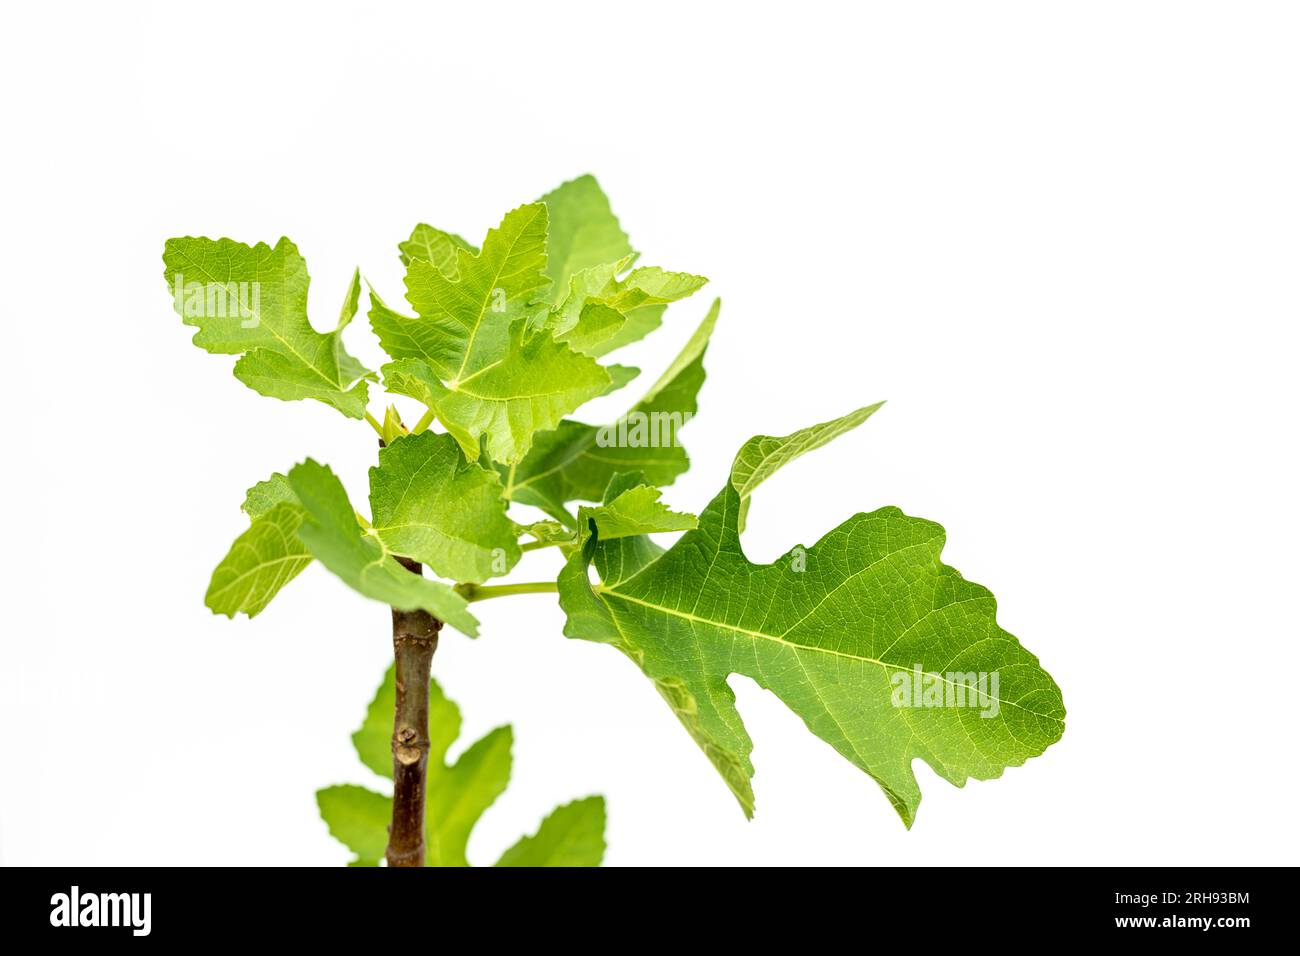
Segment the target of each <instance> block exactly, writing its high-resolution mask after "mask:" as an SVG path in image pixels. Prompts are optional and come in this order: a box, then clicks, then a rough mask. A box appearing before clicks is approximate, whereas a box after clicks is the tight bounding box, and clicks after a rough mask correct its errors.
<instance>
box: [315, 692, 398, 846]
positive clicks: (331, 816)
mask: <svg viewBox="0 0 1300 956" xmlns="http://www.w3.org/2000/svg"><path fill="white" fill-rule="evenodd" d="M389 719H390V720H391V715H390V718H389ZM316 806H317V807H319V808H320V815H321V819H322V820H324V821H325V825H326V826H328V827H329V831H330V836H332V837H334V839H336V840H338V841H339V842H340V843H342V844H343V845H344V846H346V847H347V848H348V849H349V850H351V851H352V852H353V853H355V854H356V857H355V858H354V859H353V860H352V862H351V863H349V864H348V866H378V865H379V861H380V860H382V859H383V858H384V851H385V850H386V849H388V821H389V819H390V818H391V817H392V815H393V801H392V798H391V797H386V796H384V795H383V794H381V793H375V792H374V791H373V790H367V789H366V788H365V787H358V786H355V785H353V784H343V785H341V786H337V787H326V788H325V789H323V790H317V791H316Z"/></svg>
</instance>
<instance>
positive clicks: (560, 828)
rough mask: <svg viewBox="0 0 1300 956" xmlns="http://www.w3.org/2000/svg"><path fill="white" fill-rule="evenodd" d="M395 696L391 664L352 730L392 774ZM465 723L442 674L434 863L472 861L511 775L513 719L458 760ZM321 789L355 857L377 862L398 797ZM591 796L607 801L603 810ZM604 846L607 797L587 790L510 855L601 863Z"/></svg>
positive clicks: (433, 735)
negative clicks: (478, 832)
mask: <svg viewBox="0 0 1300 956" xmlns="http://www.w3.org/2000/svg"><path fill="white" fill-rule="evenodd" d="M395 703H396V688H395V685H394V669H393V668H392V667H391V666H390V667H389V668H388V672H387V673H386V674H385V675H384V681H383V683H382V684H381V685H380V687H379V690H378V691H377V692H376V694H375V697H374V700H372V701H371V703H370V706H369V708H367V711H366V716H365V720H364V721H363V722H362V725H361V727H360V728H359V729H358V730H357V732H356V733H355V734H353V735H352V742H353V744H354V745H355V747H356V750H357V755H358V756H359V757H360V758H361V762H362V763H363V764H365V765H366V766H367V767H369V768H370V769H371V770H373V771H374V772H375V773H377V774H379V775H380V776H382V777H385V778H387V779H392V775H393V751H392V732H393V709H394V706H395ZM460 727H461V716H460V708H458V707H457V706H456V705H455V704H454V703H453V702H452V701H450V700H448V699H447V697H446V695H445V694H444V693H443V691H442V688H441V687H439V686H438V684H437V682H436V681H430V683H429V760H428V780H427V796H426V802H425V861H426V863H427V864H428V865H429V866H468V865H469V861H468V859H467V858H466V848H467V847H468V845H469V838H470V834H471V833H472V832H473V829H474V827H475V825H476V824H477V823H478V821H479V819H481V818H482V816H483V814H484V813H485V812H486V811H487V809H488V808H489V807H491V805H492V804H493V802H495V800H496V799H497V797H499V796H500V795H501V794H502V793H503V792H504V791H505V789H506V785H507V784H508V783H509V781H510V769H511V755H510V748H511V743H512V740H513V737H512V733H511V730H510V727H508V726H505V727H498V728H496V729H495V730H493V731H491V732H489V733H488V734H487V735H486V736H484V737H482V738H481V739H480V740H478V741H476V742H475V743H474V744H472V745H471V746H470V747H469V748H468V749H466V750H465V752H464V753H462V754H461V756H460V757H459V758H458V759H457V760H456V761H455V762H454V763H448V762H447V752H448V751H449V750H450V749H451V746H452V745H453V744H454V743H455V742H456V740H457V738H458V737H459V736H460ZM316 797H317V803H318V805H319V806H320V810H321V816H322V817H323V818H324V819H325V822H326V823H327V824H328V826H329V829H330V833H331V834H333V836H334V837H335V838H336V839H338V840H339V841H341V842H342V843H344V844H346V845H347V846H348V847H349V848H350V849H351V850H352V851H353V852H354V853H355V854H356V855H357V859H356V861H355V865H364V866H375V865H377V864H378V861H379V860H380V859H382V858H383V856H384V851H385V849H386V847H387V843H388V822H389V818H390V817H391V814H392V800H391V799H390V798H389V797H386V796H382V795H380V794H377V793H372V792H371V791H369V790H366V789H365V788H363V787H355V786H342V787H327V788H325V789H324V790H320V791H317V795H316ZM592 801H597V802H599V803H600V807H599V808H598V811H597V808H595V807H593V806H591V804H592ZM573 808H577V809H573ZM530 841H532V842H531V843H530ZM603 850H604V802H603V800H601V798H599V797H588V798H587V799H586V800H579V801H575V802H574V803H571V804H568V805H566V806H564V807H560V808H559V809H558V810H556V811H555V812H554V813H552V814H551V817H548V818H547V820H546V821H544V822H543V824H542V828H541V829H540V830H539V831H538V833H537V835H536V836H534V837H531V838H525V839H524V840H521V841H519V843H518V844H516V845H515V847H513V848H512V849H510V850H507V851H506V856H510V855H511V854H514V855H515V856H516V857H518V858H520V859H522V860H523V861H524V862H516V863H512V864H508V865H516V866H598V865H599V864H600V858H601V856H602V855H603ZM502 859H503V860H504V859H505V857H503V858H502Z"/></svg>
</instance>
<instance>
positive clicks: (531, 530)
mask: <svg viewBox="0 0 1300 956" xmlns="http://www.w3.org/2000/svg"><path fill="white" fill-rule="evenodd" d="M519 531H520V533H521V534H527V535H531V536H532V537H533V538H534V539H536V541H537V543H538V544H561V543H563V544H576V543H577V537H576V536H575V535H574V533H573V531H572V530H570V529H569V528H566V527H565V526H564V525H562V524H560V522H558V521H534V522H533V523H532V524H526V525H522V526H521V527H520V528H519Z"/></svg>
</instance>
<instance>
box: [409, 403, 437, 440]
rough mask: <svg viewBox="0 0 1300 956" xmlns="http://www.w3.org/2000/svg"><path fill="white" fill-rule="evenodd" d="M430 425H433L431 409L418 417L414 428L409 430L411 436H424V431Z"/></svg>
mask: <svg viewBox="0 0 1300 956" xmlns="http://www.w3.org/2000/svg"><path fill="white" fill-rule="evenodd" d="M432 424H433V409H432V408H431V409H429V410H428V411H427V412H425V413H424V414H423V415H421V416H420V420H419V421H418V422H416V423H415V427H414V428H412V429H411V434H412V435H422V434H424V431H425V429H427V428H428V427H429V426H430V425H432Z"/></svg>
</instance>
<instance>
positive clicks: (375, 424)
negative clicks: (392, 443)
mask: <svg viewBox="0 0 1300 956" xmlns="http://www.w3.org/2000/svg"><path fill="white" fill-rule="evenodd" d="M366 421H368V422H369V423H370V427H371V428H373V429H374V430H375V434H376V435H378V436H379V437H380V438H383V437H384V426H383V425H381V424H379V420H378V419H376V418H375V416H374V415H371V414H370V413H369V412H366Z"/></svg>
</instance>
